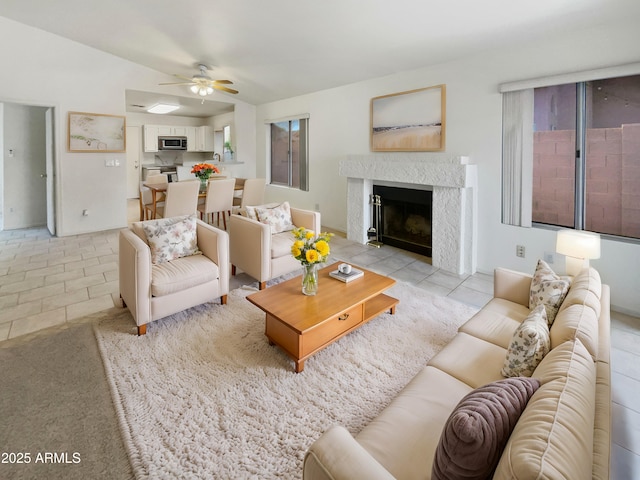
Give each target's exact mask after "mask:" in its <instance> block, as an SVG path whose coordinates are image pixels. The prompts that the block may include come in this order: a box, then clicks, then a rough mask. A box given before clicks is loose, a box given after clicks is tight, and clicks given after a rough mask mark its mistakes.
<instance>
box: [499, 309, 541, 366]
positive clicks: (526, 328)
mask: <svg viewBox="0 0 640 480" xmlns="http://www.w3.org/2000/svg"><path fill="white" fill-rule="evenodd" d="M550 349H551V338H550V334H549V326H548V324H547V313H546V310H545V306H544V305H538V306H537V307H536V308H534V309H533V310H532V311H531V313H529V316H527V318H525V319H524V321H523V322H522V323H521V324H520V325H519V326H518V328H516V331H515V333H514V334H513V337H512V339H511V343H510V344H509V348H508V349H507V357H506V358H505V359H504V364H503V366H502V371H501V373H502V375H503V376H505V377H520V376H522V377H530V376H531V375H532V374H533V371H534V370H535V369H536V367H537V366H538V364H539V363H540V362H541V361H542V359H543V358H544V356H545V355H546V354H547V353H549V350H550Z"/></svg>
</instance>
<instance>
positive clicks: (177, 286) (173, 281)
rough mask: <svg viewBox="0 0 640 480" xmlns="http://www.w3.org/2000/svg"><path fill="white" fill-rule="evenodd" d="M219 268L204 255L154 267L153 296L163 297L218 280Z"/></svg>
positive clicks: (152, 274)
mask: <svg viewBox="0 0 640 480" xmlns="http://www.w3.org/2000/svg"><path fill="white" fill-rule="evenodd" d="M218 276H219V273H218V266H217V265H216V264H215V263H213V262H212V261H211V260H210V259H208V258H207V257H205V256H204V255H191V256H189V257H183V258H179V259H177V260H173V261H171V262H164V263H160V264H157V265H153V266H152V272H151V277H152V279H151V295H153V296H154V297H161V296H163V295H169V294H171V293H176V292H180V291H182V290H186V289H187V288H191V287H194V286H196V285H202V284H203V283H206V282H210V281H213V280H216V279H217V278H218Z"/></svg>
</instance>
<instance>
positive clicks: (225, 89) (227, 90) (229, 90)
mask: <svg viewBox="0 0 640 480" xmlns="http://www.w3.org/2000/svg"><path fill="white" fill-rule="evenodd" d="M211 87H212V88H215V89H216V90H222V91H223V92H227V93H238V91H237V90H234V89H233V88H227V87H223V86H222V85H216V84H213V85H211Z"/></svg>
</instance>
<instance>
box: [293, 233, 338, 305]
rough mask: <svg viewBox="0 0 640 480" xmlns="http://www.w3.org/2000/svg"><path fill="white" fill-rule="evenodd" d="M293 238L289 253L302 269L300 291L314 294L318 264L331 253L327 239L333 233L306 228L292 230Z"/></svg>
mask: <svg viewBox="0 0 640 480" xmlns="http://www.w3.org/2000/svg"><path fill="white" fill-rule="evenodd" d="M293 236H294V237H295V240H294V242H293V245H292V246H291V255H293V257H294V258H295V259H296V260H299V261H300V263H301V264H302V267H303V269H304V272H303V275H302V293H304V294H305V295H315V294H316V293H317V292H318V264H320V263H324V262H325V261H326V260H327V258H328V257H329V253H331V248H330V247H329V241H330V240H331V237H333V233H326V232H323V233H319V234H317V235H316V233H315V232H313V231H311V230H307V229H306V228H303V227H301V228H295V229H294V230H293Z"/></svg>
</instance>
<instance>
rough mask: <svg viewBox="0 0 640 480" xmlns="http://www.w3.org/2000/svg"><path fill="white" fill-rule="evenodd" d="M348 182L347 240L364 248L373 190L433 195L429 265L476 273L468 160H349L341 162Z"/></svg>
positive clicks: (407, 156)
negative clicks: (386, 187)
mask: <svg viewBox="0 0 640 480" xmlns="http://www.w3.org/2000/svg"><path fill="white" fill-rule="evenodd" d="M339 173H340V175H341V176H343V177H347V238H348V239H349V240H354V241H357V242H360V243H366V242H367V240H368V238H367V230H368V228H369V227H370V226H371V205H369V196H370V194H371V193H373V185H374V184H376V183H378V182H383V183H384V184H385V185H393V184H398V185H401V186H404V187H405V188H411V186H412V185H413V186H415V188H420V186H421V187H425V186H428V187H430V188H431V189H432V190H433V207H432V226H431V228H432V264H433V266H434V267H437V268H441V269H443V270H446V271H449V272H452V273H456V274H471V273H475V271H476V242H477V220H476V211H477V190H478V188H477V168H476V165H472V164H470V163H469V159H468V157H463V156H448V155H446V154H442V153H389V154H370V155H349V156H348V157H347V159H346V160H342V161H341V162H340V170H339Z"/></svg>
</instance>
